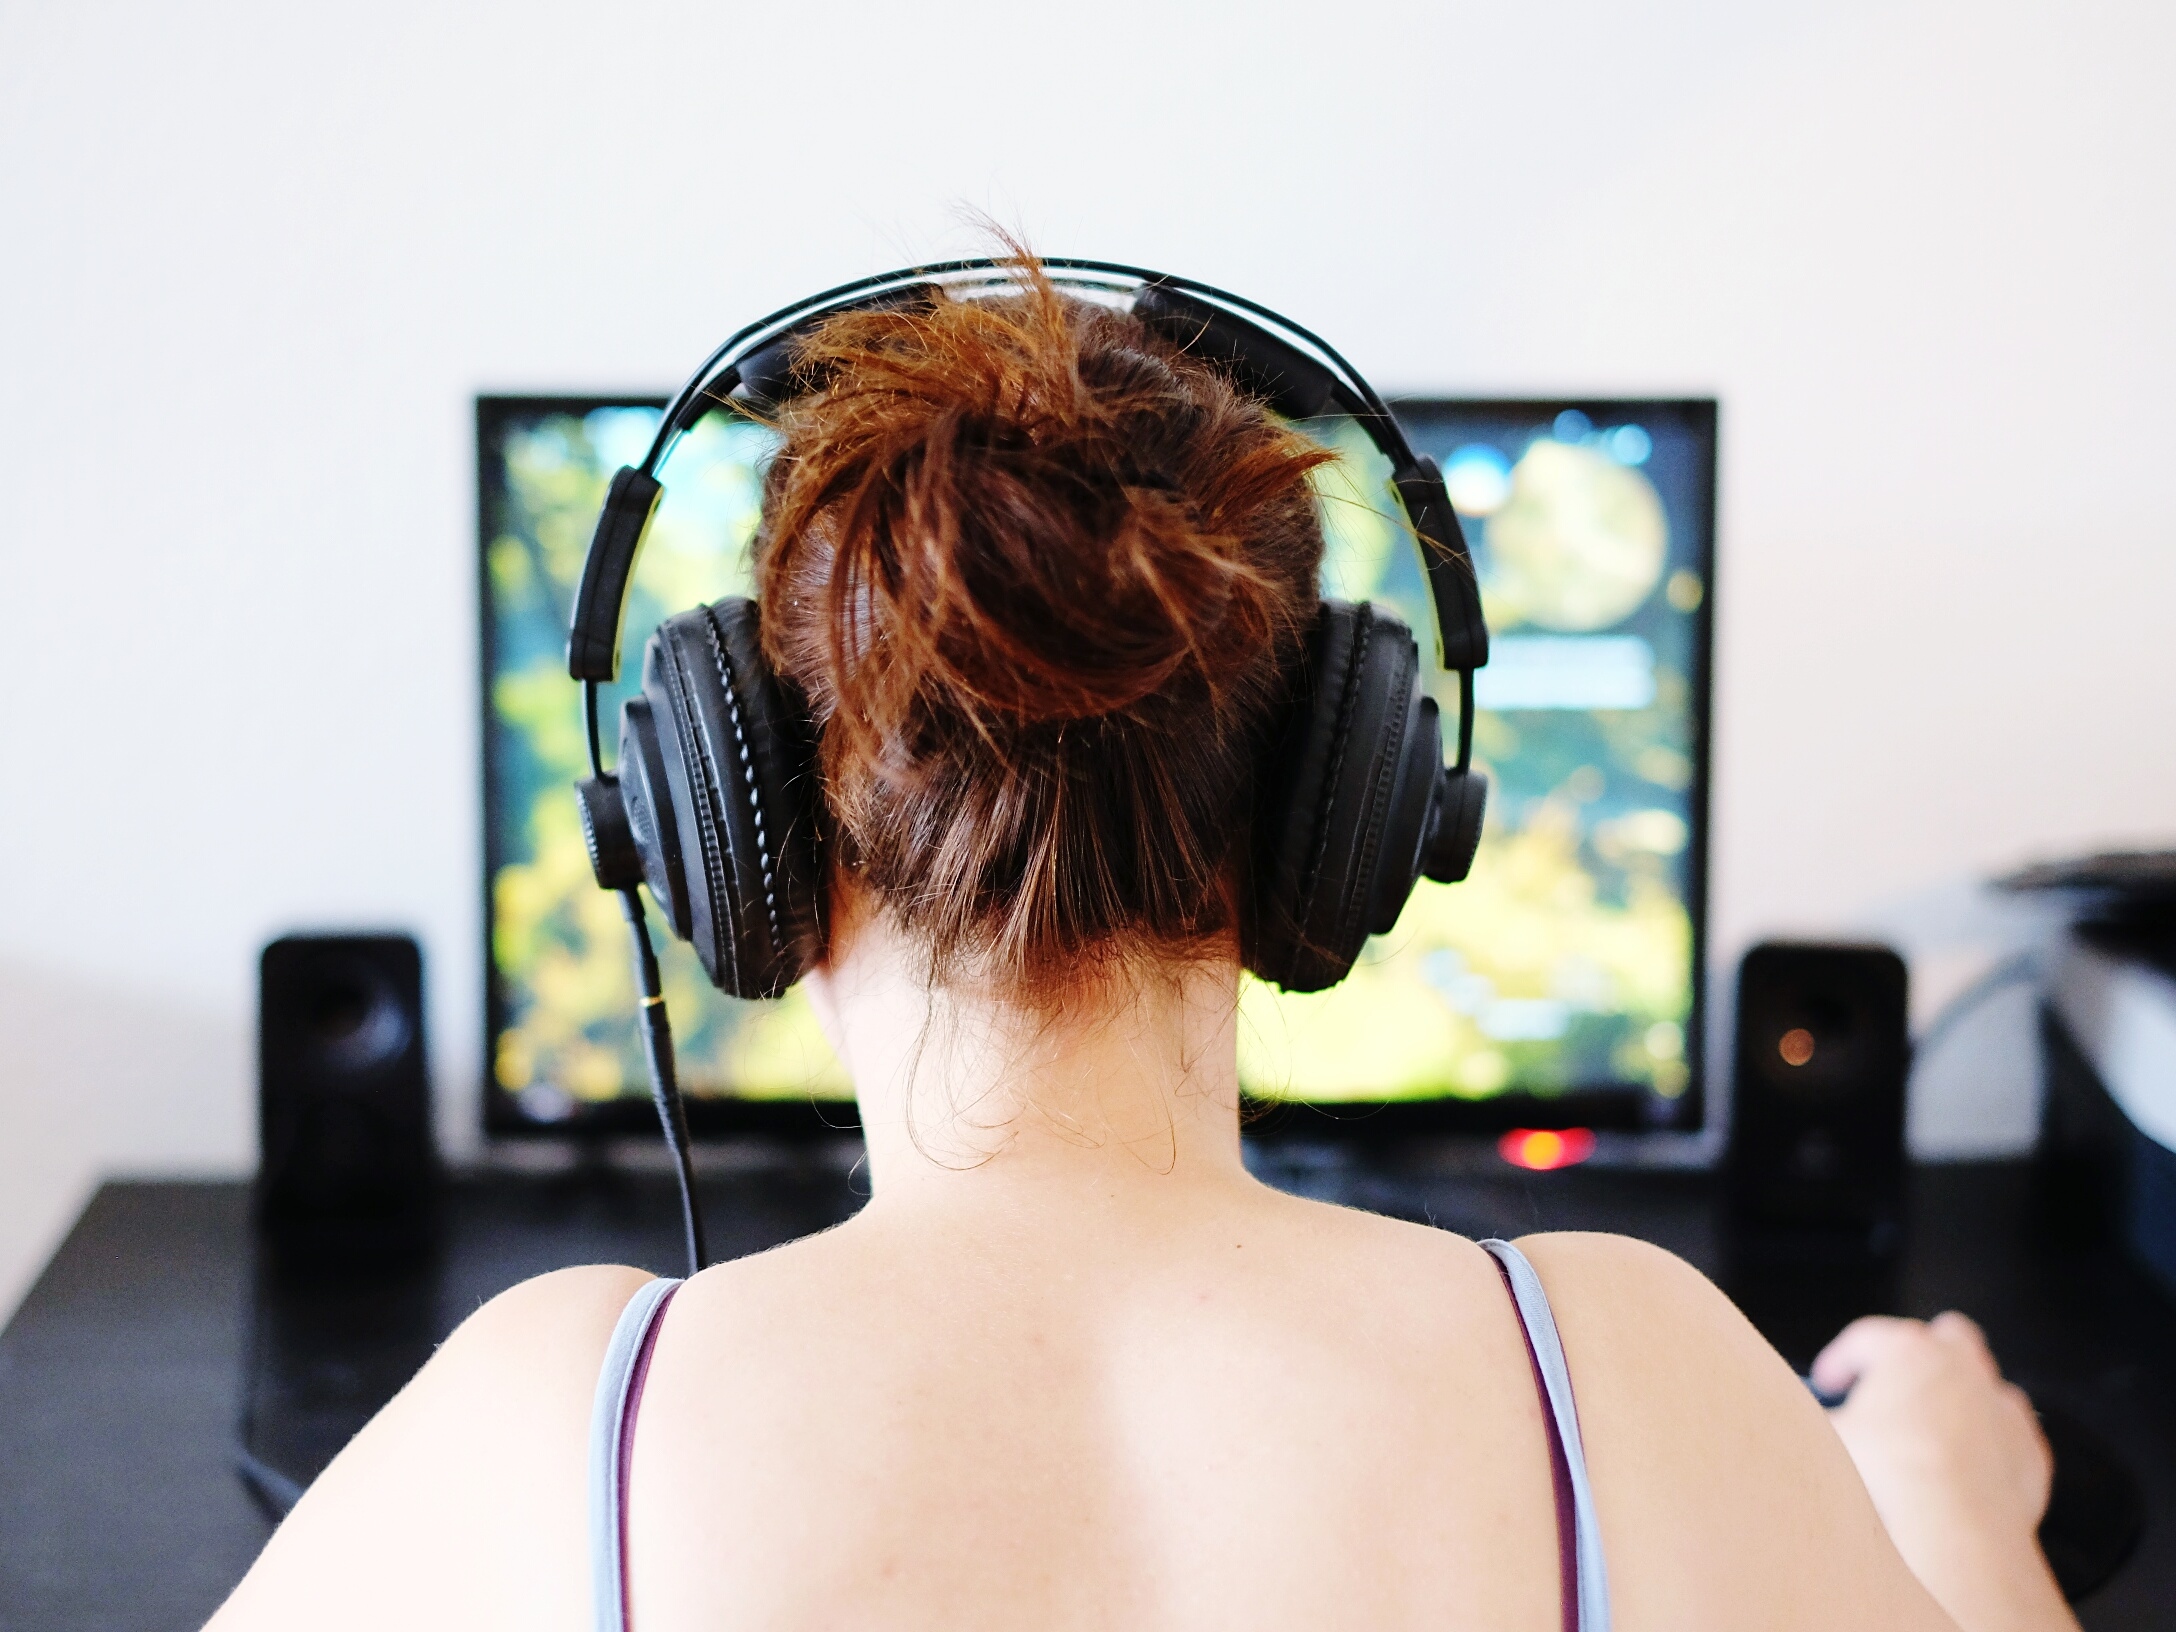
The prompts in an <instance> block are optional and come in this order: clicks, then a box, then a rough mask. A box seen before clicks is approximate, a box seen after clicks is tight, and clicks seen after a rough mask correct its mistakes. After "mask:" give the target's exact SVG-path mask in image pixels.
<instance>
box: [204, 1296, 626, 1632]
mask: <svg viewBox="0 0 2176 1632" xmlns="http://www.w3.org/2000/svg"><path fill="white" fill-rule="evenodd" d="M650 1278H651V1277H650V1276H649V1275H647V1274H646V1273H644V1272H643V1271H641V1270H638V1269H630V1268H627V1267H625V1266H621V1265H597V1266H590V1267H585V1268H580V1269H564V1270H557V1271H554V1272H553V1273H551V1274H548V1275H540V1276H538V1277H536V1278H535V1279H534V1280H530V1281H525V1282H523V1283H522V1284H521V1285H519V1286H516V1287H513V1288H511V1289H510V1290H508V1291H506V1292H503V1293H501V1294H500V1295H499V1296H498V1297H496V1298H493V1299H492V1300H491V1301H490V1302H489V1303H486V1304H484V1305H483V1306H482V1307H481V1308H479V1309H478V1310H477V1311H476V1312H475V1313H474V1314H472V1315H471V1316H469V1318H468V1319H467V1320H465V1321H463V1322H462V1323H461V1325H460V1326H459V1328H457V1329H456V1330H455V1332H454V1333H453V1335H452V1336H451V1337H449V1338H448V1339H447V1340H446V1341H445V1343H444V1344H442V1345H441V1346H440V1348H439V1350H438V1352H437V1353H436V1354H435V1355H434V1356H432V1358H431V1360H430V1362H429V1363H428V1364H427V1365H425V1366H424V1367H423V1369H422V1370H421V1371H420V1372H418V1373H417V1374H416V1377H415V1379H414V1380H413V1381H412V1382H410V1383H409V1385H408V1386H407V1387H406V1388H405V1389H403V1390H402V1391H401V1393H400V1394H399V1395H398V1396H397V1397H396V1398H395V1399H394V1400H393V1402H392V1403H391V1404H390V1405H388V1406H387V1407H386V1408H385V1409H384V1410H383V1411H381V1412H380V1413H379V1414H378V1415H377V1417H376V1418H374V1419H373V1420H372V1421H371V1423H370V1425H369V1426H368V1427H366V1428H365V1429H364V1430H363V1431H362V1432H361V1433H360V1434H358V1435H357V1436H356V1437H355V1439H354V1441H353V1442H352V1443H351V1444H350V1445H349V1446H348V1447H347V1449H346V1450H344V1451H342V1452H341V1453H340V1455H339V1456H338V1457H337V1458H336V1459H335V1460H334V1462H333V1464H332V1466H330V1467H329V1468H327V1469H326V1470H325V1472H324V1474H323V1475H322V1476H321V1477H320V1478H319V1479H318V1480H317V1482H316V1483H315V1484H313V1485H312V1486H311V1487H310V1489H309V1491H308V1493H307V1494H305V1495H304V1497H303V1499H302V1501H301V1502H300V1503H299V1504H297V1506H296V1508H295V1511H294V1512H293V1514H291V1515H290V1516H289V1517H288V1519H287V1521H286V1522H285V1523H284V1524H282V1525H281V1526H280V1528H279V1530H278V1531H277V1532H275V1533H274V1535H273V1537H272V1540H271V1542H270V1543H269V1544H268V1545H267V1546H266V1548H265V1550H264V1552H263V1554H262V1555H261V1556H260V1557H259V1558H258V1560H257V1563H256V1565H255V1566H254V1567H253V1568H252V1569H251V1571H250V1573H249V1575H248V1576H247V1577H246V1578H245V1579H244V1580H243V1582H242V1584H241V1586H240V1587H238V1588H237V1589H236V1590H235V1593H234V1596H233V1597H232V1598H230V1599H229V1600H228V1602H227V1604H226V1605H225V1607H224V1608H222V1609H221V1610H220V1612H219V1614H218V1616H217V1617H215V1618H214V1620H213V1622H212V1627H213V1628H214V1629H215V1632H248V1629H252V1628H257V1627H273V1626H279V1627H287V1626H294V1625H301V1624H310V1625H315V1626H319V1627H324V1628H343V1627H348V1626H354V1627H358V1628H360V1627H365V1626H369V1627H382V1626H385V1625H388V1624H396V1623H397V1624H403V1625H411V1626H416V1627H420V1628H429V1627H435V1626H440V1625H444V1626H448V1627H452V1626H456V1625H458V1626H461V1627H464V1628H476V1627H491V1626H499V1625H505V1626H509V1627H511V1626H517V1625H518V1626H523V1627H542V1628H549V1627H556V1626H565V1627H568V1628H573V1627H577V1626H582V1625H585V1624H586V1619H587V1612H588V1603H589V1579H588V1552H587V1544H586V1531H585V1528H584V1522H585V1511H586V1510H585V1504H584V1492H585V1490H586V1481H587V1476H588V1436H587V1430H588V1422H589V1410H590V1403H591V1400H592V1398H593V1396H594V1393H595V1389H596V1382H597V1372H598V1368H599V1366H600V1365H601V1364H602V1362H603V1358H604V1352H605V1349H606V1346H607V1345H608V1344H609V1343H610V1341H611V1335H612V1329H613V1327H614V1326H615V1325H616V1324H617V1322H618V1320H619V1317H620V1314H621V1312H622V1311H623V1310H624V1309H625V1308H626V1306H627V1302H628V1300H629V1299H630V1298H631V1297H633V1296H634V1293H635V1291H636V1289H637V1288H639V1287H640V1286H641V1285H642V1284H643V1283H644V1282H645V1281H648V1280H649V1279H650Z"/></svg>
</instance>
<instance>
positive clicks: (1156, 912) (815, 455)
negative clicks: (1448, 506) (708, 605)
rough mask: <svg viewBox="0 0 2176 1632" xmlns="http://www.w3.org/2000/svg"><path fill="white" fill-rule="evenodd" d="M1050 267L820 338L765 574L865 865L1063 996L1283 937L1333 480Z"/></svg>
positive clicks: (1305, 452)
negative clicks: (1258, 902)
mask: <svg viewBox="0 0 2176 1632" xmlns="http://www.w3.org/2000/svg"><path fill="white" fill-rule="evenodd" d="M1017 271H1018V275H1019V278H1020V289H1019V291H1018V292H1017V293H1012V294H1006V295H1002V296H983V297H979V298H972V299H964V298H963V299H953V298H939V299H937V300H936V301H934V302H933V303H930V304H927V305H917V306H914V307H910V308H904V309H898V310H890V311H864V312H849V313H843V314H841V315H839V316H837V317H834V318H832V319H831V320H829V321H828V322H826V323H824V324H823V325H822V326H821V327H820V328H818V329H817V330H815V331H814V333H813V334H812V335H811V337H810V338H809V339H808V340H807V342H806V343H805V345H804V346H803V348H802V349H801V350H800V352H799V354H798V357H797V365H796V366H797V367H798V369H799V370H801V371H802V378H803V382H804V384H805V385H806V386H808V387H810V388H809V389H807V390H806V391H805V392H804V394H802V395H799V396H797V397H795V398H793V399H791V400H790V401H789V402H788V403H787V404H786V405H785V406H783V407H782V408H781V409H780V410H779V412H778V415H777V428H778V429H779V431H780V432H781V433H782V438H783V440H782V443H781V446H780V449H779V451H778V454H777V456H776V458H775V459H774V461H773V463H772V465H771V467H770V472H769V475H768V478H767V484H768V485H767V491H766V498H765V504H764V510H763V524H762V526H761V528H760V530H759V533H758V536H757V539H756V545H755V570H756V584H757V594H758V598H759V603H760V608H761V626H762V633H763V645H764V650H765V654H766V656H767V658H768V659H769V661H770V663H771V664H772V665H773V667H774V669H775V670H776V672H777V673H778V674H780V675H781V676H782V677H783V678H784V679H785V680H786V681H787V682H788V683H789V684H790V685H792V686H794V687H797V688H798V689H799V690H800V692H801V693H802V694H803V695H804V697H805V700H806V702H807V705H808V708H809V710H810V714H811V717H812V718H813V719H814V721H815V722H816V725H817V730H818V756H819V766H820V774H821V777H822V782H823V793H824V804H825V808H826V810H827V813H828V821H829V824H830V826H829V831H828V832H827V834H826V844H827V849H828V853H829V856H830V862H831V865H833V866H835V867H841V868H844V869H847V870H848V871H850V872H851V873H852V875H853V876H854V877H855V878H856V880H857V881H858V882H859V883H860V884H861V886H862V887H863V888H865V889H867V890H869V891H871V892H873V893H874V895H875V896H876V898H877V899H878V900H879V901H880V903H881V904H882V906H883V908H884V909H885V910H887V911H888V912H889V913H890V914H891V915H892V916H893V918H894V919H895V921H896V922H898V923H899V924H900V925H901V926H902V927H904V928H905V929H906V930H908V931H910V932H912V933H914V934H916V935H917V936H919V937H921V938H923V939H925V940H926V942H927V944H928V947H929V949H930V953H931V958H932V973H933V975H935V976H937V977H938V978H946V977H949V976H951V975H955V974H958V973H959V972H961V971H962V970H963V969H965V968H972V969H973V970H976V971H979V972H981V973H982V974H983V975H985V976H986V977H988V978H995V979H998V980H1000V981H1001V982H1002V983H1004V984H1005V985H1006V986H1008V987H1009V988H1011V989H1013V990H1015V991H1017V992H1020V993H1023V994H1026V995H1029V996H1031V997H1043V998H1054V997H1058V996H1062V995H1063V994H1064V993H1066V992H1067V991H1070V990H1073V989H1075V988H1076V987H1077V986H1078V985H1079V984H1080V983H1081V982H1082V981H1083V980H1085V979H1093V978H1095V977H1096V976H1097V975H1098V974H1099V973H1102V974H1107V973H1109V972H1111V971H1112V969H1113V968H1114V967H1116V966H1119V965H1126V964H1131V963H1134V962H1136V961H1138V960H1141V959H1144V958H1147V959H1155V960H1171V959H1184V958H1187V957H1189V956H1196V955H1199V954H1201V953H1202V952H1203V951H1205V950H1206V949H1208V948H1210V947H1212V946H1217V945H1228V944H1231V941H1232V938H1233V937H1235V936H1236V938H1237V941H1238V944H1239V945H1240V946H1241V947H1242V948H1243V947H1244V946H1245V944H1246V943H1247V941H1248V940H1249V938H1250V937H1251V934H1252V924H1251V918H1250V913H1249V908H1248V905H1247V903H1248V900H1249V893H1250V892H1249V889H1248V879H1247V877H1246V872H1247V858H1248V855H1249V850H1250V847H1249V843H1248V839H1249V835H1250V833H1251V831H1252V827H1253V796H1254V772H1255V767H1256V765H1257V764H1258V763H1259V762H1260V760H1261V759H1262V756H1263V749H1264V745H1265V742H1266V740H1267V739H1268V737H1269V736H1270V734H1271V733H1272V732H1273V731H1274V729H1275V725H1276V716H1277V714H1278V711H1279V704H1280V703H1281V702H1282V701H1283V700H1284V699H1285V697H1286V695H1287V693H1288V686H1289V676H1290V674H1291V672H1292V667H1293V664H1294V661H1295V658H1296V656H1297V653H1298V651H1299V649H1300V644H1301V641H1302V639H1303V637H1304V635H1305V632H1306V630H1307V629H1308V628H1309V626H1310V625H1311V623H1312V620H1313V618H1314V616H1315V613H1316V610H1317V605H1318V590H1317V587H1316V586H1317V575H1318V573H1319V570H1320V565H1321V559H1322V548H1323V543H1322V530H1321V524H1320V520H1319V518H1318V515H1317V511H1316V506H1315V502H1314V496H1313V491H1312V489H1311V487H1310V484H1309V482H1308V473H1309V472H1310V471H1311V470H1313V469H1314V468H1315V467H1316V466H1318V465H1320V464H1322V463H1324V462H1325V461H1326V460H1327V459H1329V458H1330V457H1331V455H1329V454H1328V453H1327V452H1325V451H1324V450H1323V449H1322V448H1321V447H1320V446H1318V445H1317V444H1315V443H1313V442H1310V441H1309V440H1307V439H1306V438H1305V437H1303V436H1301V435H1300V434H1298V433H1297V432H1295V431H1293V430H1291V429H1290V428H1288V427H1287V426H1285V425H1284V424H1282V423H1281V422H1280V421H1278V420H1277V419H1275V418H1274V417H1273V416H1271V415H1270V414H1269V413H1268V412H1267V411H1266V410H1265V409H1264V408H1263V407H1262V406H1261V405H1260V404H1259V403H1258V402H1256V401H1254V400H1253V399H1251V398H1249V397H1247V396H1245V395H1243V394H1241V393H1240V392H1239V391H1238V390H1236V389H1235V388H1234V387H1233V386H1232V385H1231V384H1230V383H1229V381H1228V380H1227V379H1226V378H1225V377H1224V376H1223V375H1222V374H1220V373H1219V372H1217V371H1216V370H1215V369H1213V368H1211V367H1210V366H1208V365H1206V364H1204V363H1202V362H1200V361H1198V360H1196V359H1195V358H1193V357H1191V356H1189V355H1187V354H1186V353H1185V352H1183V351H1181V350H1179V349H1177V348H1176V347H1174V346H1172V345H1170V344H1168V343H1166V342H1165V341H1163V340H1161V339H1159V338H1157V337H1156V336H1155V335H1154V334H1153V333H1151V331H1150V330H1149V329H1148V328H1147V327H1146V326H1145V325H1144V324H1142V323H1140V322H1139V321H1137V320H1136V319H1134V318H1133V317H1131V316H1129V315H1127V314H1125V313H1122V312H1119V311H1114V310H1111V309H1109V308H1106V307H1103V306H1100V305H1096V304H1093V303H1091V302H1088V301H1084V300H1080V299H1076V298H1073V297H1070V296H1068V295H1065V294H1063V293H1061V292H1060V291H1059V290H1058V289H1057V288H1056V287H1055V286H1053V285H1052V283H1051V282H1050V281H1049V279H1048V278H1047V277H1046V276H1045V275H1044V273H1043V272H1042V269H1041V268H1040V266H1039V265H1038V264H1037V263H1036V262H1035V261H1034V260H1033V259H1032V257H1029V256H1026V255H1021V256H1020V257H1018V260H1017Z"/></svg>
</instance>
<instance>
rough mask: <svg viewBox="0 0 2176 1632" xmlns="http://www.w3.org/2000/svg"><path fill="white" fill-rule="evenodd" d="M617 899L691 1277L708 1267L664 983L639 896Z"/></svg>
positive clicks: (630, 893) (625, 893)
mask: <svg viewBox="0 0 2176 1632" xmlns="http://www.w3.org/2000/svg"><path fill="white" fill-rule="evenodd" d="M619 897H620V906H621V908H622V910H624V911H625V912H626V914H627V927H628V928H629V929H631V930H632V931H634V936H635V987H636V990H638V991H639V992H640V993H641V994H642V1052H643V1056H644V1058H646V1059H647V1060H648V1061H649V1063H650V1096H651V1098H652V1099H654V1100H655V1101H656V1102H657V1120H658V1122H659V1124H660V1125H661V1126H662V1127H663V1129H664V1132H665V1148H666V1149H667V1150H669V1151H671V1152H672V1160H673V1171H674V1173H675V1174H676V1175H677V1176H678V1178H679V1180H680V1220H681V1223H682V1224H684V1225H685V1226H686V1229H687V1245H688V1273H689V1274H690V1275H697V1274H700V1273H701V1272H702V1270H703V1268H704V1266H705V1265H707V1264H708V1263H709V1262H710V1251H709V1248H708V1247H707V1246H706V1245H705V1244H704V1241H703V1215H702V1213H701V1211H700V1210H699V1209H698V1208H697V1207H696V1205H695V1163H694V1159H693V1158H692V1157H691V1156H690V1154H689V1151H688V1113H687V1106H686V1104H685V1103H684V1102H683V1101H682V1100H681V1098H680V1079H679V1075H678V1073H677V1072H675V1071H674V1069H673V1059H672V1022H671V1021H670V1020H669V1019H667V1018H666V1015H665V990H664V981H663V977H662V976H661V975H660V974H659V973H658V968H657V949H656V948H655V947H653V946H651V944H650V926H649V923H648V921H647V920H646V919H645V918H644V917H643V915H642V897H641V896H639V895H637V894H636V893H635V892H634V891H633V890H622V891H620V892H619Z"/></svg>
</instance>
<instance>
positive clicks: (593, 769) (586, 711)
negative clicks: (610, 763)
mask: <svg viewBox="0 0 2176 1632" xmlns="http://www.w3.org/2000/svg"><path fill="white" fill-rule="evenodd" d="M582 723H583V725H584V726H586V727H587V728H588V730H589V774H590V775H591V776H595V777H602V776H603V775H604V738H603V735H602V733H600V732H599V731H598V729H597V682H596V681H594V680H584V681H583V682H582Z"/></svg>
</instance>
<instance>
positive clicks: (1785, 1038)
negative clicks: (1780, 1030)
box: [1776, 1026, 1813, 1065]
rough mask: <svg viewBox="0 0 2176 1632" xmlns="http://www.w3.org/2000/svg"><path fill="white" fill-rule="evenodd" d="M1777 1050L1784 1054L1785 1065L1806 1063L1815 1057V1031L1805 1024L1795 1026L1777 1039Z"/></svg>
mask: <svg viewBox="0 0 2176 1632" xmlns="http://www.w3.org/2000/svg"><path fill="white" fill-rule="evenodd" d="M1776 1052H1777V1053H1778V1054H1780V1055H1782V1056H1783V1063H1784V1064H1785V1065H1804V1064H1805V1063H1806V1062H1807V1061H1808V1060H1810V1059H1812V1058H1813V1033H1812V1032H1810V1031H1808V1030H1807V1029H1806V1028H1805V1027H1804V1026H1793V1027H1792V1028H1791V1029H1790V1030H1789V1031H1786V1032H1785V1033H1784V1034H1783V1035H1782V1037H1780V1038H1779V1039H1778V1040H1777V1042H1776Z"/></svg>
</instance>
